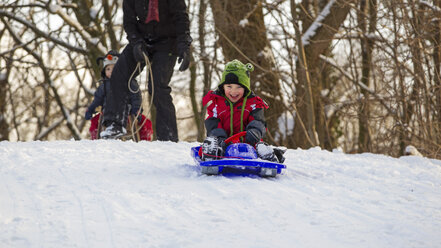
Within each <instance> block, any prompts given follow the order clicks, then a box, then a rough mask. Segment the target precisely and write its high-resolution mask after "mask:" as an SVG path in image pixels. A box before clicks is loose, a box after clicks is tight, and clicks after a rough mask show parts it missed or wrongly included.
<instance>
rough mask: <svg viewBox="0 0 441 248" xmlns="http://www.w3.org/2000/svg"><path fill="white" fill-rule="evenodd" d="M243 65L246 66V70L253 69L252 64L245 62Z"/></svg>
mask: <svg viewBox="0 0 441 248" xmlns="http://www.w3.org/2000/svg"><path fill="white" fill-rule="evenodd" d="M245 67H246V68H247V71H254V66H253V65H252V64H250V63H248V64H246V65H245Z"/></svg>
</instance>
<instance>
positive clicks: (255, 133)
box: [245, 128, 262, 146]
mask: <svg viewBox="0 0 441 248" xmlns="http://www.w3.org/2000/svg"><path fill="white" fill-rule="evenodd" d="M261 138H262V135H261V134H260V131H259V130H257V129H254V128H252V129H249V130H247V134H246V135H245V142H246V143H248V144H250V145H252V146H254V145H255V144H256V143H257V142H259V141H260V139H261Z"/></svg>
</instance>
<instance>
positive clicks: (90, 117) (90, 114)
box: [84, 109, 93, 120]
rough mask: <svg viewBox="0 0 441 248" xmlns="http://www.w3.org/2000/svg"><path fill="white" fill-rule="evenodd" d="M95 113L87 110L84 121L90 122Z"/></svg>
mask: <svg viewBox="0 0 441 248" xmlns="http://www.w3.org/2000/svg"><path fill="white" fill-rule="evenodd" d="M92 115H93V112H92V111H90V110H89V109H87V111H86V114H85V115H84V119H86V120H90V119H92Z"/></svg>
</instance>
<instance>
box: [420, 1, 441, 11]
mask: <svg viewBox="0 0 441 248" xmlns="http://www.w3.org/2000/svg"><path fill="white" fill-rule="evenodd" d="M420 4H422V5H426V6H427V7H429V8H430V9H432V10H433V11H436V12H440V13H441V8H440V7H438V6H435V5H433V4H432V3H429V2H427V1H425V0H420Z"/></svg>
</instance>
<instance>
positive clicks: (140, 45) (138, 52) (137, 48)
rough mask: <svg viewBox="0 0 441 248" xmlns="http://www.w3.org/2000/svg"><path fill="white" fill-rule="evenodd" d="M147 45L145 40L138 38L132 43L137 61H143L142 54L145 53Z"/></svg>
mask: <svg viewBox="0 0 441 248" xmlns="http://www.w3.org/2000/svg"><path fill="white" fill-rule="evenodd" d="M146 48H147V45H146V44H145V41H143V40H139V41H137V42H136V43H135V45H133V56H134V57H135V60H136V61H137V62H141V63H142V62H144V61H145V59H144V54H145V55H147V49H146Z"/></svg>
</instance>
